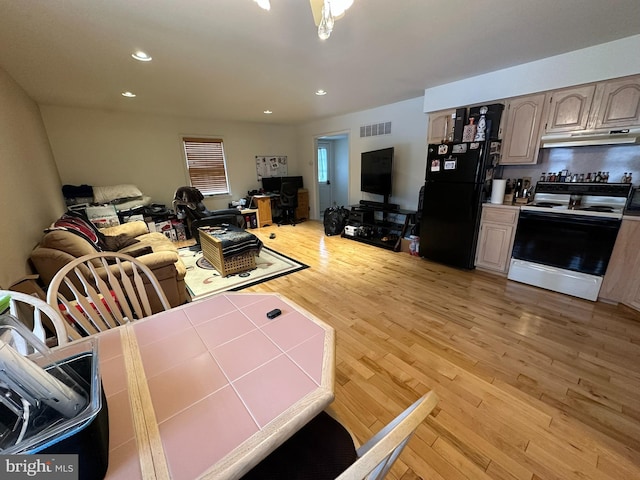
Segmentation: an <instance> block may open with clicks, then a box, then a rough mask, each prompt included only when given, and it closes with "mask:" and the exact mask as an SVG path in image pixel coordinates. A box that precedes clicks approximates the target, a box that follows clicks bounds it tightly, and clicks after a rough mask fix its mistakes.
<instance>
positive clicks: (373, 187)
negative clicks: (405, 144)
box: [360, 147, 393, 198]
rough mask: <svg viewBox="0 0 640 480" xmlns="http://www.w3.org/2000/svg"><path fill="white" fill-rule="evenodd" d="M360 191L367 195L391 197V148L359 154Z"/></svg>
mask: <svg viewBox="0 0 640 480" xmlns="http://www.w3.org/2000/svg"><path fill="white" fill-rule="evenodd" d="M361 160H362V162H361V163H362V164H361V171H360V190H362V191H363V192H367V193H375V194H378V195H384V196H385V198H386V197H388V196H389V195H391V180H392V170H393V147H390V148H384V149H382V150H374V151H372V152H363V153H362V154H361Z"/></svg>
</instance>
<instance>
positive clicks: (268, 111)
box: [262, 110, 273, 115]
mask: <svg viewBox="0 0 640 480" xmlns="http://www.w3.org/2000/svg"><path fill="white" fill-rule="evenodd" d="M262 113H264V114H265V115H271V114H272V113H273V112H272V111H271V110H265V111H264V112H262Z"/></svg>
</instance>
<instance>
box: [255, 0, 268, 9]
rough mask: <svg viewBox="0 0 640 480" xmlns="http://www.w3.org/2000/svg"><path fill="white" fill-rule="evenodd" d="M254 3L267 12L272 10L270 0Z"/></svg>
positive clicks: (259, 0)
mask: <svg viewBox="0 0 640 480" xmlns="http://www.w3.org/2000/svg"><path fill="white" fill-rule="evenodd" d="M253 1H254V2H256V3H257V4H258V6H259V7H260V8H262V9H263V10H267V11H269V10H271V3H269V0H253Z"/></svg>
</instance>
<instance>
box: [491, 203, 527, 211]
mask: <svg viewBox="0 0 640 480" xmlns="http://www.w3.org/2000/svg"><path fill="white" fill-rule="evenodd" d="M521 206H522V205H509V204H508V203H483V204H482V208H484V207H492V208H509V209H515V210H520V207H521Z"/></svg>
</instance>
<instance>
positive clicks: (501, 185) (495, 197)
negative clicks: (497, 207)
mask: <svg viewBox="0 0 640 480" xmlns="http://www.w3.org/2000/svg"><path fill="white" fill-rule="evenodd" d="M506 187H507V181H506V180H502V179H495V180H494V181H493V186H492V187H491V203H499V204H501V203H502V202H503V201H504V191H505V189H506Z"/></svg>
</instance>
